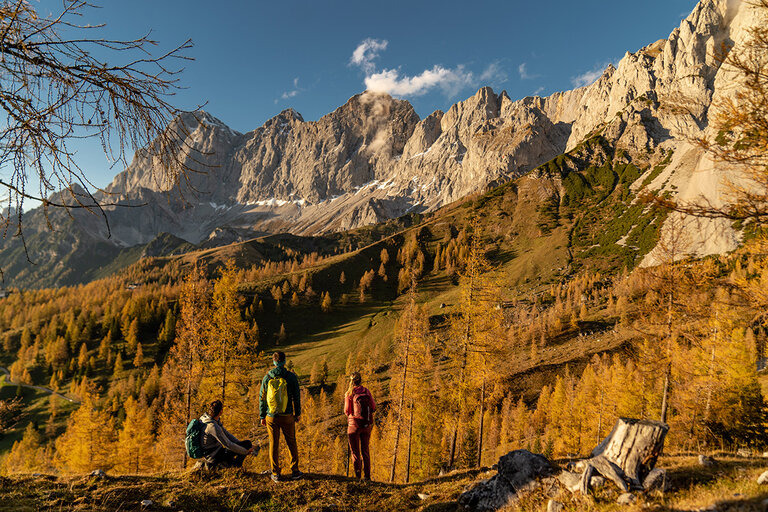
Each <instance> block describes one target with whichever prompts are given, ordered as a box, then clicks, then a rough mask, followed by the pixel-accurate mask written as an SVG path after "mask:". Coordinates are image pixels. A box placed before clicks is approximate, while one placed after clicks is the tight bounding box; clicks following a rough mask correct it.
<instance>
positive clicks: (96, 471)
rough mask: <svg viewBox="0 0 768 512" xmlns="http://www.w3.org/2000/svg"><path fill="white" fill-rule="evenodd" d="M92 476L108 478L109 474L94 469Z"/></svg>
mask: <svg viewBox="0 0 768 512" xmlns="http://www.w3.org/2000/svg"><path fill="white" fill-rule="evenodd" d="M90 476H93V477H96V478H106V477H107V474H106V473H105V472H104V471H103V470H101V469H94V470H93V471H91V473H90Z"/></svg>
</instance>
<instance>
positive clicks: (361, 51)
mask: <svg viewBox="0 0 768 512" xmlns="http://www.w3.org/2000/svg"><path fill="white" fill-rule="evenodd" d="M388 44H389V41H387V40H386V39H371V38H368V39H366V40H364V41H363V42H362V43H360V44H359V45H357V48H355V51H354V52H352V57H351V58H350V59H349V63H350V64H353V65H355V66H360V67H361V68H363V71H365V73H366V74H371V73H373V72H374V71H375V70H376V65H375V64H374V63H373V60H374V59H375V58H376V57H378V56H379V53H381V52H383V51H384V50H386V49H387V45H388Z"/></svg>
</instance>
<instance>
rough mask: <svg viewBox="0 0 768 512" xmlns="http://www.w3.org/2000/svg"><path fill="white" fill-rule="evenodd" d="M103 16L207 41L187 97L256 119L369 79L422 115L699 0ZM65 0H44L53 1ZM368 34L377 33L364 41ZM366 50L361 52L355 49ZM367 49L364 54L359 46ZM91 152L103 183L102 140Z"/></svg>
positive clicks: (672, 21) (293, 6)
mask: <svg viewBox="0 0 768 512" xmlns="http://www.w3.org/2000/svg"><path fill="white" fill-rule="evenodd" d="M102 4H104V5H102V7H101V8H100V9H96V10H92V11H90V12H89V14H88V16H87V18H88V19H86V20H84V21H87V22H89V23H106V24H107V26H106V28H105V29H103V31H104V34H105V35H108V36H109V37H112V38H132V37H136V36H138V35H141V34H143V33H144V32H146V31H148V30H152V35H153V37H154V38H155V39H157V40H159V41H160V42H161V48H162V49H168V48H170V47H172V46H173V45H175V44H180V43H181V42H183V41H184V40H186V39H187V38H191V39H192V40H193V42H194V45H195V46H194V48H192V49H191V50H190V51H189V52H188V55H189V56H190V57H194V59H195V60H194V61H193V62H189V63H187V64H186V70H185V72H184V74H183V76H182V83H183V85H184V86H185V87H186V89H185V90H183V91H180V92H179V94H178V96H177V98H176V101H175V102H176V103H177V105H178V106H179V107H181V108H185V109H188V108H193V107H195V106H196V105H198V104H206V105H205V107H204V108H205V109H206V110H207V111H209V112H210V113H211V114H213V115H215V116H216V117H218V118H219V119H221V120H222V121H223V122H225V123H227V124H228V125H229V126H231V127H232V128H234V129H236V130H238V131H241V132H245V131H249V130H252V129H254V128H256V127H258V126H260V125H261V124H263V123H264V121H266V120H267V119H269V118H270V117H272V116H273V115H275V114H277V113H279V112H280V111H281V110H283V109H285V108H288V107H292V108H294V109H296V110H297V111H299V112H300V113H301V114H302V115H303V116H304V119H305V120H315V119H318V118H319V117H321V116H322V115H324V114H326V113H328V112H330V111H332V110H333V109H335V108H336V107H338V106H340V105H342V104H343V103H344V102H346V100H347V99H348V98H349V97H350V96H352V95H354V94H356V93H359V92H362V91H363V90H365V88H366V84H368V85H369V86H371V87H376V88H381V89H383V90H389V91H390V92H393V93H395V94H393V95H397V96H399V97H402V98H406V99H408V100H410V101H411V103H412V104H413V105H414V107H415V109H416V111H417V112H418V114H419V115H420V116H421V117H425V116H426V115H428V114H429V113H430V112H432V111H434V110H436V109H441V110H447V109H448V107H450V105H451V104H453V103H455V102H456V101H460V100H462V99H465V98H466V97H468V96H470V95H472V94H473V93H474V92H475V91H476V90H477V89H478V88H479V87H481V86H483V85H490V86H491V87H493V89H494V90H495V91H497V92H499V91H501V90H502V89H505V90H506V91H507V92H508V94H509V95H510V96H511V97H512V98H513V99H515V98H520V97H523V96H526V95H531V94H540V95H548V94H551V93H553V92H556V91H560V90H566V89H571V88H573V87H574V86H575V85H583V84H584V83H586V82H588V81H589V80H590V79H591V78H594V77H595V76H596V74H599V72H600V71H601V70H602V69H603V68H604V67H605V66H606V65H607V64H608V63H609V62H614V63H616V62H618V60H619V59H620V58H621V57H622V56H623V55H624V53H625V52H626V51H636V50H637V49H639V48H641V47H642V46H644V45H646V44H649V43H652V42H654V41H656V40H658V39H660V38H666V37H667V36H668V35H669V33H670V32H671V31H672V29H673V28H675V27H676V26H678V25H679V23H680V20H681V18H683V17H685V16H687V14H688V13H689V12H690V11H691V10H692V9H693V7H694V6H695V4H696V2H695V1H693V0H645V1H644V2H634V1H630V0H581V1H579V2H574V1H573V0H569V1H565V0H549V1H547V0H542V1H540V2H536V3H534V2H523V1H518V0H507V1H501V0H476V1H475V2H466V1H465V2H459V1H453V0H441V1H431V0H430V1H427V0H409V1H400V0H397V1H388V2H365V1H362V2H361V1H357V2H350V1H346V2H342V1H337V0H312V1H296V0H282V1H278V2H274V1H270V2H264V1H249V2H245V1H240V2H234V1H227V0H224V1H220V2H211V1H210V0H209V1H197V0H184V1H181V0H152V1H148V0H131V1H117V0H109V1H107V0H105V1H104V2H102ZM60 5H61V4H60V2H58V1H53V0H42V1H41V2H40V3H39V4H38V8H39V10H40V11H41V12H43V13H44V12H46V11H51V10H54V9H56V8H57V7H58V6H60ZM361 44H362V45H364V46H362V47H361ZM356 50H357V53H355V51H356ZM353 54H354V55H356V56H357V58H353ZM79 153H80V158H81V162H82V163H83V164H84V166H85V168H86V169H87V170H88V172H89V173H90V174H91V175H92V176H93V177H94V183H95V184H96V185H98V186H104V185H106V184H107V183H108V182H109V181H110V180H111V178H112V176H114V174H116V173H117V172H119V171H120V170H121V169H115V168H113V169H110V168H109V167H108V165H107V164H106V161H105V160H104V158H103V157H102V156H101V155H99V154H98V147H97V146H94V147H91V146H88V145H86V146H82V147H81V149H80V150H79Z"/></svg>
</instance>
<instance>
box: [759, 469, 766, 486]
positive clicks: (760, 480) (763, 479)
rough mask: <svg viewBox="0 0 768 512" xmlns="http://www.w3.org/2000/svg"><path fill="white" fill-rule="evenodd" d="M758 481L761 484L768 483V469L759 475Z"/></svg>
mask: <svg viewBox="0 0 768 512" xmlns="http://www.w3.org/2000/svg"><path fill="white" fill-rule="evenodd" d="M757 483H758V484H760V485H765V484H768V471H766V472H764V473H763V474H762V475H760V476H759V477H757Z"/></svg>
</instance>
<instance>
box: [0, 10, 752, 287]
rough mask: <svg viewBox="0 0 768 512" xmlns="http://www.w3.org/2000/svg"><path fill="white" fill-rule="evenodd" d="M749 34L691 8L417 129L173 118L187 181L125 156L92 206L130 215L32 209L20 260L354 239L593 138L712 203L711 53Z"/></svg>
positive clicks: (745, 17)
mask: <svg viewBox="0 0 768 512" xmlns="http://www.w3.org/2000/svg"><path fill="white" fill-rule="evenodd" d="M759 22H761V20H758V18H757V11H755V10H754V9H753V8H752V7H750V6H749V5H748V3H747V2H740V1H733V0H701V1H700V2H699V4H698V5H697V6H696V7H695V9H694V10H693V12H692V13H691V14H690V15H689V16H688V17H687V18H686V19H684V20H682V21H681V23H680V26H679V27H677V28H675V29H674V30H673V31H672V33H671V34H670V36H669V37H668V38H667V39H662V40H659V41H657V42H655V43H652V44H650V45H648V46H646V47H644V48H642V49H640V50H639V51H637V52H635V53H629V52H628V53H626V55H625V56H624V57H623V58H622V59H621V61H620V62H619V63H618V65H617V66H616V67H613V66H609V67H608V68H607V69H606V70H605V71H604V73H603V74H602V76H601V77H600V78H599V79H598V80H597V81H596V82H594V83H593V84H591V85H588V86H585V87H581V88H577V89H574V90H571V91H566V92H559V93H555V94H552V95H551V96H548V97H544V98H542V97H526V98H523V99H519V100H513V99H511V98H510V97H509V96H508V95H507V93H506V92H503V91H502V92H501V93H498V94H497V93H496V92H494V91H493V90H492V89H491V88H489V87H483V88H481V89H480V90H479V91H477V93H476V94H474V95H473V96H471V97H470V98H467V99H466V100H464V101H461V102H458V103H456V104H454V105H452V106H451V107H450V108H449V109H448V110H447V111H446V112H442V111H435V112H433V113H432V114H430V115H428V116H427V117H425V118H424V119H420V118H419V116H418V115H417V114H416V112H415V111H414V109H413V107H412V106H411V105H410V103H408V102H407V101H405V100H400V99H394V98H391V97H389V96H387V95H383V94H375V93H370V92H365V93H362V94H358V95H355V96H353V97H352V98H350V99H349V101H347V103H345V104H344V105H342V106H340V107H339V108H337V109H336V110H334V111H333V112H331V113H329V114H327V115H325V116H323V117H322V118H320V119H319V120H317V121H304V120H303V118H302V116H301V115H300V114H299V113H297V112H295V111H294V110H292V109H288V110H285V111H283V112H281V113H280V114H278V115H277V116H275V117H273V118H272V119H270V120H268V121H267V122H266V123H264V125H263V126H261V127H259V128H256V129H255V130H253V131H251V132H248V133H239V132H236V131H234V130H232V129H230V128H229V127H227V126H226V125H225V124H224V123H223V122H222V121H219V120H218V119H216V118H215V117H214V116H212V115H211V114H209V113H207V112H202V111H200V112H196V113H194V114H184V115H182V116H181V117H179V118H178V119H176V120H175V121H174V123H173V124H172V125H171V126H170V127H169V128H168V129H169V130H175V131H176V133H178V134H179V136H180V137H183V138H184V139H185V140H184V144H185V145H186V146H188V147H192V148H194V149H195V150H196V152H197V154H198V156H197V157H196V158H195V159H194V160H189V161H188V162H187V163H188V165H189V166H190V167H192V168H194V169H197V170H199V171H201V172H199V173H191V174H189V181H188V182H187V181H182V182H181V183H179V184H175V185H174V184H170V183H165V182H162V181H161V180H159V179H158V177H157V176H158V173H157V172H153V169H154V168H155V165H156V164H155V162H154V161H153V159H152V157H151V156H149V155H148V153H147V151H145V150H140V151H138V152H137V153H136V155H135V157H134V159H133V161H132V162H131V164H130V165H129V166H128V167H127V168H126V169H125V170H124V171H123V172H121V173H119V174H118V175H117V176H116V177H115V178H114V180H113V182H112V183H111V184H110V185H109V186H108V187H107V189H106V193H102V192H100V193H98V194H97V197H98V198H100V199H102V200H103V199H106V198H109V201H108V202H110V203H117V204H133V205H139V204H141V205H144V206H141V207H135V208H123V207H119V206H118V207H107V208H106V215H107V217H108V219H109V234H110V235H111V236H108V232H107V225H106V223H105V222H104V219H103V218H102V217H100V216H98V215H90V214H87V213H84V212H75V214H74V215H73V216H71V217H70V216H68V215H64V214H61V213H59V212H54V213H53V214H52V215H50V217H52V218H53V221H52V224H53V226H54V228H55V232H54V233H50V232H49V231H48V230H47V225H46V223H45V222H44V219H43V216H42V213H41V212H36V211H33V212H31V213H29V214H27V215H26V216H25V223H26V224H25V229H27V237H28V239H34V238H35V237H37V238H38V239H39V242H40V243H39V244H37V245H39V246H40V247H41V248H43V247H44V250H42V251H41V253H40V254H38V255H35V254H32V257H33V259H34V258H38V259H39V264H42V266H41V267H40V268H41V269H42V268H44V267H45V268H50V269H54V268H55V266H56V261H57V258H58V259H60V257H61V255H62V253H65V254H70V255H76V254H77V251H85V250H86V249H87V248H88V247H90V246H91V244H97V245H99V247H100V248H101V249H100V250H103V251H104V252H105V254H107V253H110V254H111V252H112V251H113V250H120V249H122V248H126V247H132V246H136V245H139V244H147V243H149V242H151V241H152V240H154V239H155V238H156V237H158V235H160V234H161V233H169V234H171V235H173V236H175V237H178V238H180V239H183V240H186V241H188V242H191V243H193V244H204V245H205V244H207V245H217V244H219V245H220V244H225V243H231V242H233V241H237V240H242V239H247V238H253V237H255V236H259V235H260V234H264V233H271V232H291V233H294V234H302V235H315V234H321V233H325V232H329V231H338V230H345V229H350V228H355V227H359V226H363V225H367V224H373V223H377V222H381V221H384V220H387V219H390V218H394V217H398V216H401V215H403V214H406V213H410V212H423V211H431V210H434V209H437V208H439V207H441V206H443V205H446V204H448V203H451V202H453V201H456V200H458V199H460V198H462V197H465V196H467V195H470V194H474V193H477V192H481V191H484V190H487V189H488V188H489V187H492V186H493V185H495V184H499V183H503V182H506V181H509V180H511V179H514V178H516V177H519V176H521V175H523V174H525V173H527V172H529V171H531V170H533V169H535V168H536V167H538V166H539V165H541V164H543V163H545V162H547V161H548V160H550V159H552V158H554V157H556V156H557V155H560V154H562V153H565V152H567V151H569V150H571V149H573V148H574V147H576V146H577V145H578V144H579V143H580V142H581V141H583V140H584V139H585V138H586V137H588V136H590V135H591V134H594V133H597V132H599V133H601V134H602V135H603V136H604V137H606V138H607V139H608V140H609V141H610V142H611V143H612V144H614V146H615V147H616V148H620V149H623V150H626V151H627V152H628V153H629V154H631V155H636V156H637V158H639V159H641V160H643V159H645V160H647V161H649V162H652V161H653V160H654V158H655V156H656V155H658V154H659V150H663V151H661V153H663V154H667V155H668V154H669V152H672V155H673V156H672V159H671V162H670V164H669V165H668V166H667V167H666V168H665V170H664V172H662V173H661V174H660V175H658V176H657V177H656V178H655V180H654V182H653V183H652V184H651V186H652V187H653V188H655V189H665V190H670V191H672V192H673V193H675V194H677V195H678V197H680V198H683V199H695V198H697V197H698V196H700V195H702V194H703V195H704V196H706V197H707V198H708V199H709V200H710V201H712V202H714V203H717V202H718V201H721V200H722V184H721V180H720V176H721V172H720V170H718V169H717V168H716V166H715V165H714V164H713V163H712V162H711V161H710V160H709V159H708V158H707V156H706V155H705V154H704V153H703V152H702V150H701V149H699V148H698V147H697V146H696V145H695V144H694V143H693V142H692V141H693V140H694V139H696V138H697V137H701V136H704V135H706V134H707V130H708V124H709V119H708V115H709V113H710V106H711V105H713V102H717V101H718V98H720V97H722V95H724V94H730V93H731V91H732V89H733V83H734V79H733V76H732V74H731V73H730V72H729V71H728V70H727V69H725V68H724V67H723V66H721V62H720V60H718V59H717V58H716V57H715V54H716V51H717V50H718V49H719V48H720V47H721V45H722V44H723V43H725V44H726V45H729V46H730V45H734V48H736V49H737V48H738V47H739V45H740V44H743V42H744V41H745V39H746V38H747V37H748V28H749V27H750V26H753V25H754V24H756V23H759ZM674 218H675V217H674V216H671V217H670V219H674ZM684 222H688V223H689V224H688V225H687V227H686V229H687V230H688V231H689V236H688V237H687V239H688V243H689V245H690V252H693V253H697V254H706V253H712V252H719V251H725V250H729V249H731V248H733V247H734V246H735V244H736V243H737V242H738V236H737V234H736V233H735V232H733V231H732V230H731V229H730V228H729V227H728V226H727V225H726V224H725V223H723V222H718V221H712V220H708V221H695V222H694V221H684ZM691 222H693V224H691ZM57 233H58V234H57ZM46 237H47V238H46ZM48 239H50V240H48ZM46 240H48V241H46ZM32 245H35V244H34V243H33V244H32ZM18 249H19V247H18V241H17V240H16V239H7V240H5V241H3V242H2V246H0V264H2V262H4V261H5V265H6V266H8V261H9V260H12V259H13V258H17V257H18V252H19V251H18ZM653 259H654V255H653V254H651V255H649V256H648V259H647V263H652V262H653ZM14 264H15V263H14ZM52 271H54V272H55V270H52ZM11 278H12V279H13V276H11Z"/></svg>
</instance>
